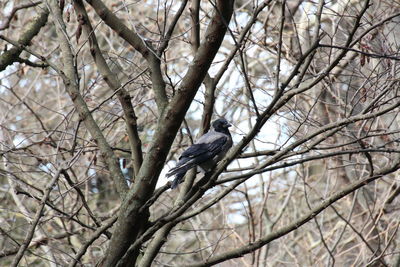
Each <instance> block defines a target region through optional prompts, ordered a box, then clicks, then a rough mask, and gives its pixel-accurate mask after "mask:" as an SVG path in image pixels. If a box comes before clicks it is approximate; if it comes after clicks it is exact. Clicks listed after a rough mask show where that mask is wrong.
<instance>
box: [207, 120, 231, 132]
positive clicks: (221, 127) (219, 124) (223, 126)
mask: <svg viewBox="0 0 400 267" xmlns="http://www.w3.org/2000/svg"><path fill="white" fill-rule="evenodd" d="M212 126H213V128H214V129H215V131H216V132H226V131H228V128H229V127H231V126H232V125H231V124H230V123H229V122H228V121H227V120H225V119H224V118H220V119H217V120H215V121H214V122H213V123H212Z"/></svg>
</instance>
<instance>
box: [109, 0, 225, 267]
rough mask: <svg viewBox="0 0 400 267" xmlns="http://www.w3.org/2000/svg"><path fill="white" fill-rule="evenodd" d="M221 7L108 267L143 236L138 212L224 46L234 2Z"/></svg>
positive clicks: (132, 195) (171, 110) (166, 116)
mask: <svg viewBox="0 0 400 267" xmlns="http://www.w3.org/2000/svg"><path fill="white" fill-rule="evenodd" d="M217 7H218V9H219V10H218V11H216V12H215V13H214V15H213V18H212V20H211V22H210V24H209V26H208V29H207V31H206V34H205V40H204V42H203V43H202V44H201V45H200V47H199V49H198V51H197V53H196V55H195V58H194V60H193V62H192V64H191V65H190V67H189V70H188V72H187V73H186V75H185V77H184V78H183V80H182V83H181V85H180V87H179V89H178V90H177V93H176V94H175V96H174V98H173V99H172V100H171V102H170V103H169V105H168V107H167V108H166V110H165V112H164V113H163V116H162V117H161V118H160V120H159V122H158V127H157V130H156V133H155V136H154V139H153V141H152V143H151V144H150V147H149V150H148V152H147V154H146V157H145V159H144V161H143V165H142V168H141V169H140V172H139V175H138V177H137V181H135V183H134V184H133V187H132V189H131V190H130V191H129V193H128V195H127V198H126V200H125V201H124V203H123V204H122V207H121V213H120V216H119V219H118V225H117V227H116V229H115V232H114V234H113V237H112V239H111V242H110V246H109V250H108V253H107V256H106V261H105V265H106V266H115V264H116V263H117V262H118V261H119V259H120V258H121V257H122V256H123V255H124V254H125V253H126V251H127V249H128V248H129V246H130V245H131V244H132V243H133V241H134V240H135V239H136V237H137V235H138V234H139V231H140V226H141V223H144V222H143V220H145V219H146V212H144V213H143V214H139V213H138V212H139V210H140V208H141V206H143V205H144V204H145V203H146V201H147V200H148V199H149V198H150V197H151V195H152V193H153V191H154V188H155V185H156V183H157V179H158V176H159V174H160V171H161V169H162V168H163V166H164V162H165V159H166V157H167V155H168V151H169V149H170V147H171V145H172V142H173V140H174V138H175V135H176V133H177V131H178V130H179V127H180V125H181V122H182V120H183V118H184V116H185V114H186V111H187V110H188V108H189V106H190V103H191V102H192V100H193V98H194V96H195V94H196V92H197V90H198V88H199V87H200V85H201V83H202V81H203V79H204V77H205V75H206V73H207V71H208V69H209V67H210V65H211V63H212V61H213V59H214V57H215V55H216V53H217V51H218V49H219V47H220V45H221V43H222V40H223V38H224V36H225V33H226V25H228V23H229V21H230V18H231V15H232V12H233V1H222V0H221V1H218V2H217ZM142 226H143V225H142ZM134 254H135V251H133V253H132V254H128V257H127V259H128V262H127V263H126V264H133V263H134V262H133V261H134V260H135V259H134V258H133V257H132V256H133V255H134Z"/></svg>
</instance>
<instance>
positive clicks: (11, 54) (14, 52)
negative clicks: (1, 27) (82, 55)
mask: <svg viewBox="0 0 400 267" xmlns="http://www.w3.org/2000/svg"><path fill="white" fill-rule="evenodd" d="M48 16H49V10H48V9H47V8H43V9H42V11H41V12H40V13H39V15H37V16H36V17H35V18H33V19H32V21H31V22H30V23H28V24H27V25H26V28H25V29H26V30H25V31H24V32H22V33H21V35H20V37H19V39H18V41H17V42H18V44H19V46H18V47H13V48H11V49H10V50H8V51H5V52H4V53H3V54H1V55H0V71H3V70H5V69H6V67H7V66H9V65H11V64H13V63H14V62H17V61H18V60H19V55H20V54H21V53H22V51H23V50H24V47H25V46H29V45H30V43H31V41H32V39H33V37H35V36H36V35H37V34H38V33H39V31H40V29H41V28H42V27H43V26H44V25H46V23H47V18H48Z"/></svg>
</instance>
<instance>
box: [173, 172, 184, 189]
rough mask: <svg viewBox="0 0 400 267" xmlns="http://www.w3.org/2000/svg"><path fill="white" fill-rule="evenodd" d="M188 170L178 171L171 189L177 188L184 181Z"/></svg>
mask: <svg viewBox="0 0 400 267" xmlns="http://www.w3.org/2000/svg"><path fill="white" fill-rule="evenodd" d="M185 174H186V172H180V173H177V174H176V176H175V179H174V180H173V181H172V184H171V189H175V188H177V187H178V185H179V184H180V183H182V182H183V177H184V176H185Z"/></svg>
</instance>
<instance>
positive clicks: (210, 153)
mask: <svg viewBox="0 0 400 267" xmlns="http://www.w3.org/2000/svg"><path fill="white" fill-rule="evenodd" d="M227 140H228V138H227V137H225V136H221V137H220V138H218V139H216V140H214V141H213V142H211V143H199V144H193V145H191V146H190V147H189V148H188V149H186V150H185V151H184V152H183V153H182V155H181V156H180V157H179V160H181V159H183V158H196V157H201V158H204V157H205V159H204V160H207V159H208V158H212V157H214V156H215V155H217V154H218V153H219V152H221V150H222V147H223V146H224V144H225V143H226V141H227ZM200 162H202V161H200Z"/></svg>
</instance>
